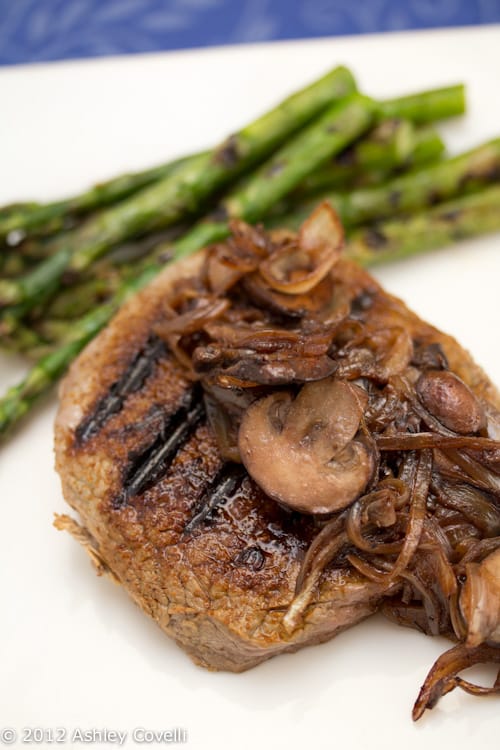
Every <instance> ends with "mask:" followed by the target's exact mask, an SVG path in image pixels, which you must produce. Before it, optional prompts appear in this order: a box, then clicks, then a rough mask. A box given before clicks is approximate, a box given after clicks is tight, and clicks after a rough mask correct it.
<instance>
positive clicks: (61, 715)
mask: <svg viewBox="0 0 500 750" xmlns="http://www.w3.org/2000/svg"><path fill="white" fill-rule="evenodd" d="M337 63H345V64H347V65H349V66H351V67H352V69H353V70H354V72H355V73H356V75H357V76H358V78H359V81H360V84H361V85H362V87H363V88H364V89H365V90H366V91H367V92H368V93H370V94H372V95H374V96H392V95H397V94H400V93H405V92H409V91H411V90H417V89H423V88H426V87H432V86H437V85H441V84H448V83H453V82H456V81H462V80H463V81H465V82H466V83H467V84H468V92H469V113H468V115H467V116H466V117H465V118H464V119H462V120H460V121H458V122H455V123H450V124H448V125H446V127H443V132H444V133H445V135H446V138H447V140H448V142H449V143H450V144H451V147H452V149H453V150H458V149H459V148H465V147H468V146H472V145H474V144H476V143H478V142H479V141H481V140H483V139H486V138H488V137H492V136H495V135H498V134H499V132H500V98H499V96H498V75H499V72H500V27H499V26H496V27H490V28H482V29H474V30H460V31H445V32H432V33H415V34H398V35H392V36H391V35H383V36H374V37H364V38H360V37H358V38H343V39H330V40H321V41H314V42H293V43H280V44H274V45H273V44H271V45H262V46H260V45H259V46H249V47H243V48H233V49H232V48H226V49H220V50H209V51H203V52H189V53H176V54H161V55H151V56H137V57H130V58H128V59H110V60H100V61H96V62H85V63H69V64H56V65H51V66H41V67H27V68H24V69H22V68H21V69H10V70H9V69H4V70H2V71H1V72H0V101H1V102H2V116H1V118H0V163H1V164H2V181H1V184H0V204H1V203H4V202H7V201H11V200H14V199H23V198H31V197H35V198H47V199H48V198H51V197H56V196H59V195H61V194H64V193H69V192H71V191H74V190H79V189H80V188H83V187H84V186H85V185H87V184H88V183H90V182H92V181H94V180H96V179H99V178H102V177H107V176H109V175H112V174H115V173H117V172H120V171H121V170H124V169H128V168H140V167H143V166H146V165H147V164H149V163H155V162H158V161H160V160H162V159H166V158H168V157H170V156H174V155H177V154H181V153H185V152H190V151H194V150H197V149H199V148H201V147H204V146H205V145H207V144H210V143H214V142H216V141H218V140H220V139H221V138H222V136H224V135H225V134H227V133H228V132H229V131H231V130H232V129H234V128H236V127H238V126H239V125H241V124H243V123H244V122H245V121H246V120H250V119H252V118H253V117H255V116H256V115H257V114H258V113H260V112H261V111H263V110H265V109H266V108H267V107H268V106H270V105H272V104H273V103H274V102H276V101H277V100H278V99H280V98H282V97H283V96H284V95H285V94H286V93H287V92H289V91H291V90H293V89H296V88H298V87H299V86H301V85H302V84H304V83H305V82H307V81H309V80H312V79H313V78H314V77H315V76H317V75H319V74H320V73H322V72H323V71H326V69H328V68H329V67H331V66H333V65H335V64H337ZM499 240H500V238H499V237H498V236H496V237H489V238H486V239H482V240H479V241H475V242H468V243H464V244H462V245H461V246H459V247H453V248H450V249H447V250H443V251H442V252H439V253H435V254H433V255H431V256H428V257H420V258H415V259H413V260H410V261H408V262H405V263H400V264H398V265H394V266H392V267H388V268H383V269H380V270H379V271H378V272H377V275H378V277H379V278H380V279H381V280H382V282H383V283H385V284H386V286H387V287H388V288H389V289H390V290H391V291H392V292H395V293H396V294H398V295H400V296H401V297H403V298H404V299H405V300H406V301H407V302H408V303H409V304H410V305H411V306H412V307H413V308H414V309H415V310H417V312H419V313H420V314H421V315H422V316H424V317H425V318H426V319H428V320H430V321H432V322H433V323H435V324H436V325H438V326H440V327H441V328H443V329H444V330H445V331H448V332H450V333H452V334H454V335H456V337H457V338H458V339H459V340H460V341H461V342H462V343H463V344H464V345H465V346H466V347H468V348H469V349H470V350H471V351H472V353H473V354H474V356H475V357H476V359H477V360H478V362H480V363H481V364H482V365H483V366H484V367H485V368H486V370H487V371H488V372H489V374H490V376H491V377H492V379H493V380H495V381H496V382H500V347H499V346H498V325H499V322H500V320H499V317H500V316H499V303H498V299H499V291H498V281H499V278H500V253H499V252H498V250H499V249H500V248H499ZM21 372H22V365H21V363H20V362H12V360H7V359H6V358H3V359H0V382H1V384H2V390H3V389H4V388H5V386H6V385H7V383H10V382H14V381H16V380H17V379H18V377H19V376H20V374H21ZM54 409H55V401H54V400H52V401H49V402H45V404H44V405H43V406H41V407H39V408H38V410H37V412H36V414H35V416H34V418H32V420H31V423H29V424H28V425H26V426H25V429H24V430H23V431H21V432H20V433H18V434H17V435H16V436H15V438H14V439H12V440H11V441H10V442H9V443H8V444H7V445H6V446H5V447H4V448H2V451H1V455H0V498H1V499H0V502H1V524H0V556H1V567H0V576H1V590H2V597H3V603H2V616H1V620H0V664H1V678H0V680H1V684H0V724H1V725H4V726H9V727H13V728H15V729H16V731H17V732H18V733H19V737H20V738H21V737H22V728H23V727H26V726H30V727H40V728H46V729H48V728H50V727H52V728H54V727H63V728H64V729H65V731H66V734H65V735H61V738H62V739H65V745H63V746H70V745H71V744H73V746H75V747H81V746H82V743H78V742H77V738H75V739H74V741H73V742H72V743H71V742H70V737H71V732H72V731H73V730H75V729H78V728H80V729H82V730H83V729H87V730H92V729H96V730H97V729H103V728H106V727H107V728H108V730H121V731H126V732H128V733H129V734H128V737H127V741H126V742H127V746H128V747H134V740H133V737H132V734H131V732H132V729H133V728H134V727H146V728H151V729H169V728H172V727H182V728H185V729H186V730H187V733H188V741H189V744H188V746H189V747H191V748H203V750H210V749H211V748H218V749H222V750H225V749H226V748H236V747H238V748H241V749H243V748H245V749H247V748H248V749H249V748H256V747H262V748H271V747H272V748H274V749H277V748H287V749H288V750H294V749H295V748H297V749H298V748H303V747H312V748H315V749H318V750H323V749H325V750H326V748H334V747H342V748H345V749H346V750H352V749H353V748H365V747H366V748H370V750H375V748H384V750H391V749H393V748H394V750H395V749H396V748H398V750H399V748H401V747H404V748H406V750H411V749H413V748H415V749H417V748H418V750H420V749H421V747H422V746H423V745H425V746H427V747H431V748H438V747H439V748H441V747H444V746H445V745H446V746H450V747H453V748H454V749H455V750H461V749H462V748H463V749H464V750H465V748H470V746H471V744H472V745H473V746H475V747H481V748H486V747H494V746H495V745H496V743H497V742H498V715H499V703H498V700H495V699H475V698H471V697H469V696H467V695H465V694H464V693H460V692H459V691H456V692H455V693H453V694H452V695H450V696H448V697H446V698H445V699H443V701H442V702H441V703H440V704H439V706H438V707H437V708H436V709H435V710H434V711H432V712H428V713H427V714H426V716H425V718H424V719H423V720H421V721H420V722H419V723H418V724H417V725H414V724H412V722H411V719H410V709H411V706H412V703H413V700H414V698H415V697H416V694H417V691H418V688H419V686H420V684H421V683H422V680H423V679H424V677H425V675H426V673H427V670H428V669H429V667H430V666H431V664H432V663H433V661H434V659H435V658H436V657H437V656H438V654H439V653H441V652H442V651H443V650H444V649H445V648H446V647H447V646H448V644H447V642H446V641H444V640H443V639H431V638H427V637H424V636H422V635H419V634H418V633H416V632H413V631H410V630H404V629H401V628H398V627H396V626H394V625H391V624H389V623H387V622H385V621H383V620H382V619H378V618H374V619H372V620H369V621H366V622H364V623H363V624H362V625H360V626H358V627H356V628H354V629H352V630H351V631H349V632H347V633H345V634H343V635H341V636H339V637H338V638H336V639H334V640H333V641H331V642H330V643H327V644H325V645H323V646H316V647H314V648H309V649H305V650H303V651H302V652H300V653H298V654H295V655H291V656H283V657H279V658H276V659H273V660H272V661H270V662H268V663H266V664H264V665H262V666H261V667H259V668H257V669H254V670H252V671H250V672H248V673H246V674H242V675H231V674H212V673H210V672H206V671H204V670H202V669H199V668H197V667H195V666H194V665H193V664H192V663H191V661H190V660H189V658H188V657H187V656H186V655H185V654H184V653H183V652H181V651H180V650H179V649H178V648H177V647H176V646H175V644H174V643H173V642H171V641H170V640H169V639H168V638H167V637H165V636H164V635H163V634H162V633H161V632H160V630H159V629H158V628H157V627H156V625H155V624H154V623H153V622H152V621H150V620H149V619H148V618H147V617H146V616H145V615H143V614H142V613H141V612H140V611H139V610H138V609H137V607H136V606H135V605H134V604H132V602H131V601H130V600H129V599H128V598H127V596H126V594H125V593H124V592H123V591H122V590H120V589H119V588H118V587H116V586H114V585H113V584H112V583H110V582H109V581H107V580H105V579H99V578H97V577H96V576H95V575H94V573H93V570H92V568H91V567H90V565H89V562H88V560H87V557H86V555H85V553H84V552H83V551H82V550H81V549H80V548H79V547H78V545H77V544H75V542H74V541H72V540H71V539H70V538H69V537H68V536H66V535H64V534H61V533H59V532H57V531H55V530H54V529H53V527H52V525H51V523H52V514H53V512H54V511H58V512H64V511H66V510H67V508H66V507H65V505H64V502H63V500H62V497H61V492H60V488H59V481H58V478H57V476H56V475H55V473H54V471H53V456H52V419H53V416H54ZM36 736H40V735H39V734H37V735H36ZM33 737H34V735H33ZM55 737H57V735H55ZM42 746H47V747H48V746H50V743H49V742H48V741H45V742H43V743H42Z"/></svg>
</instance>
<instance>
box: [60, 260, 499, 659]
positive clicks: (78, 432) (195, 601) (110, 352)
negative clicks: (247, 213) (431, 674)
mask: <svg viewBox="0 0 500 750" xmlns="http://www.w3.org/2000/svg"><path fill="white" fill-rule="evenodd" d="M202 263H203V253H199V254H197V255H196V256H195V257H193V258H191V259H188V260H186V261H182V262H180V263H178V264H176V265H175V266H171V267H169V268H167V269H166V270H165V271H164V272H163V273H161V274H160V276H159V277H158V278H157V279H156V280H155V281H154V282H153V283H152V284H151V285H150V286H149V287H148V288H146V289H145V290H144V291H143V292H142V293H140V294H139V295H137V296H136V297H134V298H133V299H132V300H131V301H130V302H129V303H128V304H126V305H125V306H124V307H123V308H122V309H121V310H120V312H119V313H118V315H117V316H116V317H115V318H114V320H113V321H112V323H111V324H110V326H108V328H106V329H105V330H104V331H103V332H102V333H101V334H100V335H99V336H98V337H97V338H96V339H95V340H94V341H93V342H92V343H91V344H90V345H89V346H88V347H87V348H86V349H85V350H84V352H83V353H82V354H81V355H80V357H79V358H78V359H77V361H76V362H75V363H74V364H73V366H72V367H71V370H70V372H69V374H68V376H67V377H66V379H65V380H64V382H63V384H62V386H61V391H60V408H59V412H58V415H57V419H56V432H55V450H56V467H57V470H58V472H59V474H60V476H61V481H62V488H63V493H64V497H65V498H66V500H67V502H68V503H69V505H70V506H71V507H72V508H73V509H74V510H75V511H77V513H78V515H79V519H80V523H81V524H82V526H83V527H84V529H85V530H86V533H87V534H88V538H89V540H90V542H89V543H90V544H91V546H92V549H93V554H94V556H95V558H96V559H99V560H100V561H101V562H102V564H103V566H105V567H106V568H108V569H109V570H110V571H112V573H113V574H114V576H115V577H116V578H117V579H118V580H119V581H120V583H121V584H122V585H123V586H125V587H126V589H127V591H128V592H129V594H130V595H131V596H132V597H133V599H134V600H135V601H136V602H137V604H138V605H139V606H140V607H141V608H142V609H144V611H145V612H147V613H148V614H149V615H151V616H152V617H153V618H154V619H155V620H156V621H157V622H158V624H159V625H160V627H161V628H162V629H163V630H165V632H166V633H167V634H169V635H170V636H172V637H173V638H174V639H175V640H176V641H177V643H178V644H179V645H180V646H181V647H182V648H184V649H185V650H186V651H187V652H188V653H189V654H190V655H191V656H192V657H193V659H194V660H195V661H196V662H197V663H199V664H201V665H203V666H205V667H209V668H214V669H225V670H231V671H242V670H245V669H248V668H250V667H252V666H254V665H256V664H258V663H259V662H261V661H263V660H265V659H267V658H269V657H271V656H274V655H275V654H278V653H282V652H286V651H294V650H296V649H298V648H301V647H302V646H305V645H308V644H313V643H318V642H321V641H325V640H327V639H329V638H331V637H333V636H334V635H335V634H336V633H338V632H339V631H341V630H343V629H345V628H347V627H349V626H351V625H353V624H355V623H356V622H358V621H360V620H361V619H363V618H365V617H367V616H368V615H370V614H371V613H373V612H374V611H375V610H376V608H377V606H378V604H379V603H380V601H381V600H382V598H383V597H384V596H385V595H388V594H392V593H394V588H395V584H394V583H393V584H391V586H390V587H387V586H386V585H384V584H380V583H375V582H372V581H368V580H366V579H365V578H364V577H363V576H362V575H361V574H359V573H357V572H356V571H354V570H352V569H349V568H348V567H347V566H345V567H338V568H336V567H334V566H332V565H330V566H328V567H327V569H326V570H325V571H324V573H323V575H322V577H321V580H320V583H319V586H318V587H317V591H316V593H315V595H314V597H313V600H312V601H311V603H310V604H309V606H308V608H307V610H306V612H305V614H304V617H303V619H302V622H301V624H300V626H299V627H297V628H296V629H295V630H294V631H293V632H291V633H290V632H288V631H287V630H286V629H285V627H284V626H283V617H284V615H285V613H286V611H287V608H288V606H289V604H290V602H291V600H292V599H293V596H294V590H295V583H296V579H297V575H298V572H299V569H300V566H301V561H302V560H303V557H304V554H305V551H306V550H307V547H308V545H309V544H310V542H311V540H312V539H313V537H314V536H315V534H316V533H317V526H316V525H315V521H314V519H313V518H312V517H309V516H306V515H303V514H300V513H294V512H290V511H287V510H285V509H283V508H281V507H280V506H279V505H278V504H277V503H276V502H274V501H273V500H271V499H269V498H268V497H266V496H265V495H264V493H263V492H262V491H261V490H260V489H259V487H258V486H257V485H256V484H255V482H253V480H252V479H251V478H250V477H249V476H248V474H247V473H246V472H245V471H244V469H243V468H242V467H240V466H239V465H237V464H231V463H227V462H224V461H223V460H222V458H221V456H220V454H219V451H218V448H217V444H216V441H215V438H214V436H213V434H212V432H211V430H210V428H209V426H208V425H207V421H206V416H205V412H204V407H203V400H202V396H201V392H200V389H199V386H198V385H197V384H196V383H194V382H192V381H190V380H189V379H187V377H186V375H185V373H184V371H183V370H182V368H181V367H180V365H179V364H178V362H177V360H175V359H174V358H173V357H172V356H171V355H170V354H169V352H168V350H167V348H166V347H165V346H164V345H163V344H162V343H161V342H160V341H159V340H158V339H156V338H155V336H154V334H152V330H153V328H154V324H155V323H156V322H158V321H160V320H161V318H162V305H163V303H164V300H165V298H166V296H167V295H168V292H169V290H171V289H172V288H173V287H174V286H175V285H176V284H177V283H178V282H179V280H180V279H182V278H184V277H186V278H187V277H191V276H193V275H195V274H196V273H197V272H198V270H199V269H200V267H201V264H202ZM332 273H333V274H334V276H335V282H336V284H337V288H341V287H342V286H343V285H344V286H345V287H346V288H348V289H349V290H351V291H352V289H355V293H356V295H357V296H358V295H362V294H363V293H366V294H368V295H370V299H371V309H370V315H371V316H372V317H373V320H375V321H376V323H377V325H378V327H381V328H383V327H384V325H386V326H389V325H393V326H394V325H400V326H403V327H405V328H406V329H407V330H408V331H410V332H411V335H412V337H413V338H414V339H418V340H419V341H421V342H422V341H423V342H425V343H427V344H432V343H439V344H440V346H441V347H442V350H443V351H444V353H445V355H446V357H447V359H448V362H449V365H450V368H451V369H452V370H453V371H454V372H456V373H457V374H458V375H459V376H460V377H461V378H462V379H463V380H464V381H465V382H466V383H467V384H468V385H469V386H470V387H471V388H472V390H473V391H474V392H475V393H476V395H478V396H479V397H480V398H481V399H485V400H489V401H490V402H492V403H493V404H494V405H495V406H496V407H499V406H500V398H499V396H498V393H497V391H496V390H495V388H494V387H493V386H492V385H491V383H490V382H489V380H488V379H487V377H486V376H485V375H484V373H483V372H482V371H481V369H480V368H479V367H477V366H476V365H475V364H474V362H473V361H472V359H471V357H470V356H469V355H468V354H467V353H466V352H465V351H464V350H463V349H462V348H461V347H460V346H459V345H458V344H457V342H456V341H455V340H454V339H452V338H450V337H448V336H446V335H444V334H442V333H440V332H439V331H437V330H436V329H434V328H433V327H431V326H430V325H428V324H426V323H424V322H423V321H421V320H420V319H419V318H417V316H415V315H414V314H413V313H411V312H410V311H409V310H408V309H407V308H406V306H405V305H404V304H403V303H402V302H401V301H400V300H398V299H396V298H394V297H392V296H390V295H388V294H386V293H385V292H384V291H383V290H382V289H381V288H380V286H379V285H378V284H377V283H376V282H375V281H374V280H373V278H372V277H371V276H370V275H369V274H367V273H366V272H365V271H363V270H361V269H360V268H358V267H357V266H355V265H354V264H352V263H351V262H349V261H347V260H341V261H339V262H338V263H337V264H336V266H335V268H334V270H333V271H332ZM270 461H272V456H270Z"/></svg>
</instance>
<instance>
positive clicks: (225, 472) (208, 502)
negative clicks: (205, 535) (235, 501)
mask: <svg viewBox="0 0 500 750" xmlns="http://www.w3.org/2000/svg"><path fill="white" fill-rule="evenodd" d="M245 475H246V472H245V469H244V468H243V467H242V466H240V465H239V464H233V463H226V464H224V466H223V467H222V468H221V469H220V470H219V472H218V473H217V474H216V475H215V478H214V479H213V481H212V482H211V483H210V485H209V486H208V487H207V488H206V489H205V491H204V493H203V495H202V497H201V498H200V500H199V502H198V503H197V505H196V509H195V513H194V515H193V517H192V518H191V520H190V521H188V523H187V524H186V526H185V528H184V531H183V532H182V533H183V536H184V537H186V536H188V535H189V534H191V533H192V532H193V531H194V530H195V529H197V528H198V527H199V526H201V524H202V523H203V522H204V521H205V520H206V519H207V518H208V516H209V515H210V514H211V513H212V511H214V510H215V509H216V508H217V507H219V506H220V505H223V504H224V503H225V502H226V501H227V500H229V499H231V498H232V497H234V495H235V493H236V491H237V490H238V489H239V487H240V485H241V483H242V481H243V479H244V478H245Z"/></svg>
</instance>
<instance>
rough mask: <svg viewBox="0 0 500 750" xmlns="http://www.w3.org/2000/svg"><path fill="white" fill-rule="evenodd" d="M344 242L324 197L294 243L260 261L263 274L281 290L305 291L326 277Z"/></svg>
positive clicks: (286, 292)
mask: <svg viewBox="0 0 500 750" xmlns="http://www.w3.org/2000/svg"><path fill="white" fill-rule="evenodd" d="M343 242H344V232H343V229H342V224H341V223H340V220H339V218H338V216H337V214H336V213H335V211H334V210H333V208H332V207H331V206H330V204H329V203H327V202H326V201H325V202H323V203H321V204H320V205H319V206H318V208H317V209H316V210H315V211H313V213H312V214H311V216H310V217H309V218H308V219H307V220H306V221H305V222H304V223H303V224H302V226H301V228H300V231H299V235H298V241H297V243H296V244H295V247H291V246H290V245H289V244H288V245H283V246H282V247H278V248H277V249H276V250H275V251H274V252H272V253H271V255H270V256H269V258H266V259H265V260H263V261H262V262H261V263H260V265H259V271H260V274H261V276H262V277H263V278H264V280H265V281H266V282H267V283H268V284H269V286H270V287H272V289H275V290H276V291H278V292H283V293H284V294H304V293H306V292H309V291H310V290H311V289H313V287H315V286H316V285H317V284H318V283H319V282H320V281H321V280H322V279H324V278H325V276H326V275H327V273H328V272H329V271H330V269H331V268H332V266H333V265H334V264H335V263H336V262H337V260H338V259H339V257H340V253H341V250H342V245H343Z"/></svg>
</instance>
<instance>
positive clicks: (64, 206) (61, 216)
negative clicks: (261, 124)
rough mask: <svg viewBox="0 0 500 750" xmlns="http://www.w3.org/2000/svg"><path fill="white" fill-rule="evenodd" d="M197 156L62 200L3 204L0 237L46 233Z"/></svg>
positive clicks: (131, 175)
mask: <svg viewBox="0 0 500 750" xmlns="http://www.w3.org/2000/svg"><path fill="white" fill-rule="evenodd" d="M197 157H198V154H196V155H194V156H190V157H182V158H180V159H175V160H173V161H170V162H167V163H166V164H161V165H159V166H156V167H152V168H151V169H147V170H144V171H142V172H134V173H131V174H123V175H119V176H118V177H114V178H113V179H111V180H107V181H106V182H100V183H98V184H96V185H94V186H93V187H91V188H90V189H89V190H86V191H85V192H83V193H81V194H80V195H76V196H74V197H72V198H67V199H65V200H61V201H55V202H51V203H18V204H14V205H12V206H6V207H5V208H4V209H2V210H1V211H0V237H7V235H9V234H10V233H11V232H26V233H28V232H33V231H40V230H42V229H43V230H44V231H43V233H44V234H47V233H48V232H51V233H53V232H56V231H59V230H60V229H62V228H63V227H64V223H65V221H66V220H67V218H68V217H72V216H81V215H82V214H87V213H89V212H90V211H93V210H94V209H96V208H101V207H103V206H109V205H111V204H113V203H117V202H118V201H120V200H123V199H124V198H127V197H129V196H131V195H133V194H134V193H137V192H138V191H139V190H141V189H142V188H145V187H147V186H148V185H151V184H152V183H154V182H158V180H160V179H163V178H164V177H166V176H168V175H170V174H172V173H173V172H174V171H175V170H176V169H177V168H178V167H180V166H181V165H183V164H186V163H187V162H188V161H189V160H190V159H195V158H197Z"/></svg>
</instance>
